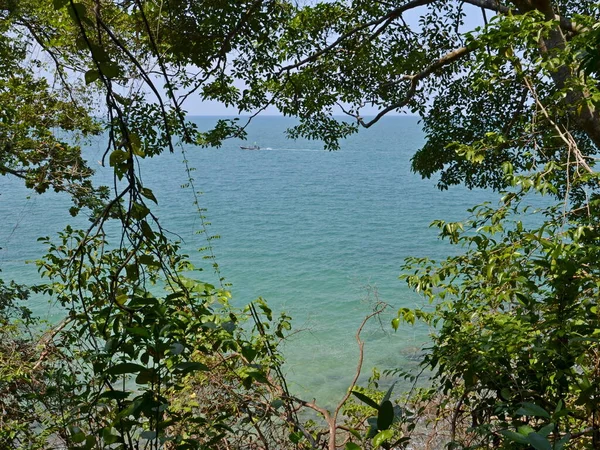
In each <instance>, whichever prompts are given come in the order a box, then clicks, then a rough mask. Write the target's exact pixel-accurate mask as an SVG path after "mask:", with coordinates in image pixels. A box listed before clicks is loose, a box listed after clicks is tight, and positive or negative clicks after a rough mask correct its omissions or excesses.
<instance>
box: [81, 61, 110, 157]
mask: <svg viewBox="0 0 600 450" xmlns="http://www.w3.org/2000/svg"><path fill="white" fill-rule="evenodd" d="M84 78H85V84H90V83H93V82H94V81H96V80H97V79H98V78H100V72H98V71H97V70H96V69H91V70H88V71H87V72H86V73H85V76H84ZM111 165H112V164H111Z"/></svg>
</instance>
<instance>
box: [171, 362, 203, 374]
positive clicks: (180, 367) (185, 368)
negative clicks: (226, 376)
mask: <svg viewBox="0 0 600 450" xmlns="http://www.w3.org/2000/svg"><path fill="white" fill-rule="evenodd" d="M197 370H201V371H207V370H209V369H208V367H207V366H206V365H205V364H202V363H200V362H193V361H190V362H183V363H179V364H177V365H176V366H174V367H173V371H174V372H177V373H180V374H181V375H186V374H188V373H190V372H195V371H197Z"/></svg>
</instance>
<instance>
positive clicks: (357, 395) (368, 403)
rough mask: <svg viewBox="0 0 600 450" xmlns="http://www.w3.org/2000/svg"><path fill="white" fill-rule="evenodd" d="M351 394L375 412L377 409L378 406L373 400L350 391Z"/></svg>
mask: <svg viewBox="0 0 600 450" xmlns="http://www.w3.org/2000/svg"><path fill="white" fill-rule="evenodd" d="M352 394H353V395H354V396H356V397H357V398H358V399H359V400H360V401H361V402H363V403H366V404H367V405H369V406H370V407H371V408H375V409H377V410H378V409H379V405H378V404H377V403H376V402H375V400H372V399H371V398H369V397H367V396H366V395H365V394H363V393H362V392H358V391H352Z"/></svg>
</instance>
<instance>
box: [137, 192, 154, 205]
mask: <svg viewBox="0 0 600 450" xmlns="http://www.w3.org/2000/svg"><path fill="white" fill-rule="evenodd" d="M140 194H142V195H143V196H144V197H146V198H147V199H148V200H152V201H153V202H154V203H156V204H157V205H158V200H156V197H155V196H154V193H153V192H152V190H151V189H148V188H142V189H140Z"/></svg>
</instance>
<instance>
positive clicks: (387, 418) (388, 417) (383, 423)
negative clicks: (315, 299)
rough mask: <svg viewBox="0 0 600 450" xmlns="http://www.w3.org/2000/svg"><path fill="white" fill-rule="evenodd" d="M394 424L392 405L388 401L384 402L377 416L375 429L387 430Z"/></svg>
mask: <svg viewBox="0 0 600 450" xmlns="http://www.w3.org/2000/svg"><path fill="white" fill-rule="evenodd" d="M393 422H394V405H392V402H390V401H389V400H386V401H384V402H383V403H382V404H381V406H380V407H379V413H378V414H377V429H378V430H387V429H388V428H389V427H390V425H392V423H393Z"/></svg>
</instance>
